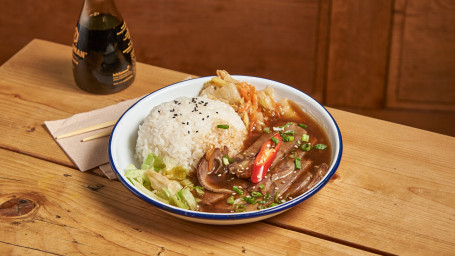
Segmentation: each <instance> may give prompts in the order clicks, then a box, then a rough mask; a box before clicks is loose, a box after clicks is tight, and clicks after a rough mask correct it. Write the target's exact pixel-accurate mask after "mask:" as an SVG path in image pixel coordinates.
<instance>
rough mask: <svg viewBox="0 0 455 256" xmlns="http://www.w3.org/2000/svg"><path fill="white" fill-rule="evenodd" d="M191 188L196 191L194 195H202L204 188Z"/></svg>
mask: <svg viewBox="0 0 455 256" xmlns="http://www.w3.org/2000/svg"><path fill="white" fill-rule="evenodd" d="M193 188H194V190H196V193H197V194H198V195H200V196H201V195H203V194H204V187H201V186H195V187H193Z"/></svg>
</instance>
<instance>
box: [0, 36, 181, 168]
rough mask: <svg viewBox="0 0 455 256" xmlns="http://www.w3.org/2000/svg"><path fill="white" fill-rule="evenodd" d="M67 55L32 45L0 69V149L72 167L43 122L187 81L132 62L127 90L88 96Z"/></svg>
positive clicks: (41, 44)
mask: <svg viewBox="0 0 455 256" xmlns="http://www.w3.org/2000/svg"><path fill="white" fill-rule="evenodd" d="M68 56H71V48H70V47H68V46H63V45H61V44H55V43H49V42H45V41H42V40H34V41H32V42H31V43H30V44H29V45H28V46H27V47H25V48H24V49H23V50H21V51H20V52H19V53H18V54H17V55H16V56H15V58H13V59H11V60H10V61H8V62H7V63H5V64H4V65H3V66H2V67H0V74H1V76H2V78H3V79H2V81H1V82H0V83H1V88H2V89H1V92H0V105H1V106H2V108H3V109H4V110H3V111H2V112H1V113H0V117H1V118H0V132H2V133H3V132H4V133H5V134H8V135H7V136H4V138H3V139H2V140H1V142H0V146H1V147H4V148H7V149H10V150H13V151H19V152H23V153H25V154H33V155H35V156H36V157H39V158H43V159H47V160H51V161H54V162H58V163H61V164H64V165H66V166H72V167H74V164H73V163H72V162H71V160H70V159H69V158H68V157H66V155H65V154H64V153H63V152H62V150H60V148H59V147H58V145H57V144H56V143H55V142H54V141H53V139H52V137H51V136H50V135H49V133H48V131H47V129H46V128H45V127H44V124H43V122H44V121H47V120H58V119H63V118H67V117H69V116H72V115H73V114H76V113H80V112H86V111H90V110H93V109H97V108H101V107H105V106H109V105H112V104H115V103H117V102H120V101H123V100H126V99H132V98H136V97H140V96H142V95H146V94H148V93H151V92H153V91H155V90H157V89H159V88H161V87H163V86H166V85H169V84H172V83H175V82H178V81H181V80H183V79H185V78H186V77H188V75H187V74H184V73H179V72H175V71H170V70H166V69H162V68H152V69H150V66H147V65H144V64H141V63H138V66H137V77H136V81H135V82H134V84H133V85H132V86H131V87H130V88H128V89H126V90H124V91H122V93H117V94H111V95H103V96H99V95H91V94H88V93H86V92H84V91H82V90H80V89H78V88H77V87H76V85H75V83H74V80H73V76H72V70H71V62H68V58H69V57H68ZM149 69H150V70H149ZM11 106H18V107H11ZM37 145H42V147H41V150H36V146H37ZM44 145H46V146H44Z"/></svg>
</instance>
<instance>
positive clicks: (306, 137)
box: [302, 134, 310, 142]
mask: <svg viewBox="0 0 455 256" xmlns="http://www.w3.org/2000/svg"><path fill="white" fill-rule="evenodd" d="M309 140H310V135H308V134H303V135H302V141H304V142H308V141H309Z"/></svg>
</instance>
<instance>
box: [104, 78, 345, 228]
mask: <svg viewBox="0 0 455 256" xmlns="http://www.w3.org/2000/svg"><path fill="white" fill-rule="evenodd" d="M232 76H233V77H234V78H235V77H238V78H242V77H244V78H252V79H259V80H263V81H264V82H267V81H269V82H271V83H277V84H280V85H283V86H286V87H289V88H290V89H291V90H293V91H295V92H296V93H303V94H305V95H306V96H307V97H309V98H310V99H311V100H313V101H314V102H315V103H317V104H318V105H319V106H320V107H322V109H323V110H324V111H325V112H326V113H327V114H328V115H329V117H330V118H331V120H332V122H333V124H334V125H335V128H336V131H337V135H338V142H339V152H338V155H337V158H336V159H335V163H334V164H333V167H332V169H331V170H329V173H328V174H326V176H325V178H324V179H323V180H321V181H320V182H319V183H317V185H316V186H314V187H312V188H311V189H310V190H308V191H306V192H304V193H303V194H301V195H300V196H298V197H296V198H294V199H292V200H290V201H287V202H285V203H282V204H279V205H277V206H274V207H271V208H267V209H262V210H257V211H251V212H241V213H207V212H197V211H191V210H185V209H181V208H177V207H175V206H171V205H168V204H165V203H161V202H158V201H155V200H153V199H151V198H150V197H148V196H145V195H143V194H141V193H139V192H138V191H137V189H136V188H135V187H134V186H133V185H132V184H130V182H129V181H128V180H126V179H125V178H124V177H123V176H122V175H121V174H120V171H119V170H117V168H116V167H115V165H114V164H113V157H112V150H111V148H112V138H113V137H114V136H113V135H114V134H115V131H116V128H117V125H118V124H119V122H120V121H121V120H122V118H123V116H124V115H126V114H127V113H128V112H129V111H130V109H132V108H133V107H134V106H135V105H136V104H138V103H139V102H140V101H142V100H144V99H146V98H148V97H150V96H151V95H153V94H156V93H158V92H161V91H163V90H166V89H168V88H169V87H173V86H177V85H179V84H183V85H184V84H185V83H187V82H188V81H193V80H201V81H207V79H211V78H212V77H213V76H206V77H198V78H193V79H188V80H184V81H180V82H177V83H173V84H170V85H167V86H165V87H163V88H160V89H158V90H156V91H154V92H151V93H149V94H147V95H145V96H144V97H142V98H141V99H140V100H138V101H137V102H136V103H134V104H133V105H132V106H131V107H129V108H128V109H127V110H126V111H125V112H124V113H123V114H122V116H121V117H120V118H119V119H118V121H117V123H116V124H115V126H114V128H113V129H112V132H111V136H110V138H109V147H108V154H109V161H110V165H111V167H112V170H113V171H114V172H115V174H116V175H117V177H118V179H119V180H120V182H121V183H122V184H123V185H124V186H125V187H126V188H127V189H128V190H129V191H130V192H131V193H133V194H134V195H135V196H137V197H139V198H140V199H142V200H144V201H146V202H148V203H150V204H152V205H153V206H156V207H158V208H160V209H162V210H164V211H168V212H170V213H173V214H177V215H180V216H184V217H191V218H198V219H207V220H242V219H250V218H259V217H265V216H267V215H274V214H278V213H280V212H283V211H285V210H288V209H290V208H292V207H294V206H295V205H297V204H299V203H301V202H303V201H305V200H306V199H308V198H310V197H311V196H312V195H314V194H315V193H316V192H318V191H319V190H320V189H321V188H322V187H324V186H325V185H326V184H327V182H328V181H329V180H330V179H331V178H332V176H333V175H334V174H335V172H336V170H337V169H338V167H339V165H340V161H341V156H342V154H343V140H342V137H341V132H340V129H339V127H338V124H337V122H336V121H335V119H334V118H333V116H332V115H331V114H330V112H329V111H328V110H327V109H326V108H325V107H324V106H323V105H322V104H321V103H319V102H318V101H317V100H315V99H314V98H313V97H311V96H310V95H308V94H306V93H304V92H302V91H300V90H298V89H296V88H294V87H292V86H289V85H287V84H283V83H280V82H277V81H274V80H270V79H266V78H260V77H254V76H243V75H240V76H239V75H232ZM183 85H182V86H183Z"/></svg>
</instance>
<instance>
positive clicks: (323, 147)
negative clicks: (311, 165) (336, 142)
mask: <svg viewBox="0 0 455 256" xmlns="http://www.w3.org/2000/svg"><path fill="white" fill-rule="evenodd" d="M313 148H315V149H319V150H324V149H326V148H327V145H324V144H316V145H314V146H313Z"/></svg>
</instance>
